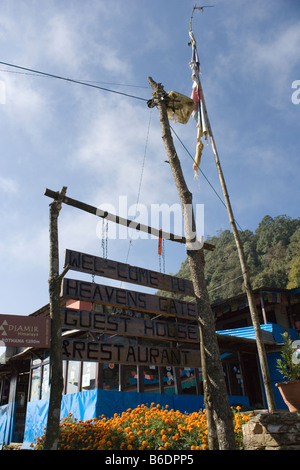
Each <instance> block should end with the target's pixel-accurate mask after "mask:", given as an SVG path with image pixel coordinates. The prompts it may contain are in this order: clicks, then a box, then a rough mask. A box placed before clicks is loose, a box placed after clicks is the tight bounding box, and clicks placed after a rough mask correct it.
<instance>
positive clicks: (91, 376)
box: [81, 362, 97, 391]
mask: <svg viewBox="0 0 300 470" xmlns="http://www.w3.org/2000/svg"><path fill="white" fill-rule="evenodd" d="M96 366H97V363H96V362H84V363H83V365H82V384H81V388H82V391H84V390H93V389H94V388H95V386H96Z"/></svg>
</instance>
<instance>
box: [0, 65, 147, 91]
mask: <svg viewBox="0 0 300 470" xmlns="http://www.w3.org/2000/svg"><path fill="white" fill-rule="evenodd" d="M0 72H5V73H15V74H20V75H31V76H33V77H39V76H40V74H38V73H31V72H19V71H17V70H7V69H0ZM72 80H76V81H78V82H86V83H102V85H114V86H124V87H128V88H145V89H148V87H147V86H145V85H132V84H128V83H114V82H102V81H100V80H86V79H85V80H82V79H79V78H77V79H72Z"/></svg>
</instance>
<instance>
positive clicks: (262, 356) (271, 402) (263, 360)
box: [208, 121, 276, 412]
mask: <svg viewBox="0 0 300 470" xmlns="http://www.w3.org/2000/svg"><path fill="white" fill-rule="evenodd" d="M208 122H209V121H208ZM209 128H210V131H209V132H210V140H211V144H212V149H213V152H214V156H215V161H216V165H217V169H218V174H219V179H220V183H221V187H222V191H223V195H224V199H225V204H226V208H227V212H228V217H229V222H230V225H231V228H232V233H233V236H234V239H235V243H236V247H237V251H238V256H239V260H240V265H241V270H242V274H243V279H244V286H245V290H246V294H247V299H248V305H249V310H250V315H251V320H252V325H253V328H254V332H255V337H256V345H257V352H258V357H259V363H260V367H261V372H262V378H263V383H264V387H265V391H266V397H267V405H268V410H269V412H273V411H275V410H276V404H275V398H274V394H273V390H272V385H271V378H270V371H269V366H268V359H267V353H266V349H265V345H264V342H263V338H262V331H261V328H260V322H259V316H258V312H257V308H256V304H255V298H254V294H253V290H252V286H251V280H250V275H249V270H248V266H247V263H246V258H245V253H244V249H243V245H242V242H241V238H240V235H239V232H238V230H237V227H236V222H235V219H234V216H233V211H232V207H231V203H230V199H229V195H228V191H227V187H226V183H225V178H224V175H223V171H222V167H221V163H220V159H219V155H218V152H217V148H216V144H215V140H214V137H213V133H212V130H211V127H210V123H209Z"/></svg>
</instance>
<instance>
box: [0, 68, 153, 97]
mask: <svg viewBox="0 0 300 470" xmlns="http://www.w3.org/2000/svg"><path fill="white" fill-rule="evenodd" d="M0 64H2V65H6V66H7V67H14V68H16V69H19V70H25V71H26V72H31V73H33V74H38V75H43V76H45V77H51V78H57V79H58V80H64V81H66V82H71V83H77V84H78V85H84V86H88V87H91V88H96V89H98V90H102V91H108V92H110V93H115V94H117V95H123V96H127V97H129V98H134V99H137V100H141V101H148V99H146V98H141V97H140V96H135V95H130V94H128V93H123V92H121V91H116V90H111V89H109V88H104V87H101V86H99V85H93V84H92V83H88V82H83V81H80V80H74V79H72V78H67V77H61V76H60V75H54V74H52V73H47V72H41V71H40V70H34V69H30V68H28V67H21V66H20V65H14V64H8V63H6V62H1V61H0Z"/></svg>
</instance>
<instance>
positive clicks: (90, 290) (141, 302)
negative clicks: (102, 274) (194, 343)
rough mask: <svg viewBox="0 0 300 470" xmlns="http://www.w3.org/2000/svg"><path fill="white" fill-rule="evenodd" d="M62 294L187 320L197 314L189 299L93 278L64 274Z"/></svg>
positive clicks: (193, 304)
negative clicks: (105, 283) (105, 282)
mask: <svg viewBox="0 0 300 470" xmlns="http://www.w3.org/2000/svg"><path fill="white" fill-rule="evenodd" d="M62 295H63V296H64V297H68V298H71V299H74V300H75V299H76V300H87V301H90V302H93V303H98V304H102V305H111V306H114V307H121V308H126V309H129V310H137V311H140V312H150V313H155V314H161V315H167V316H173V317H177V318H185V319H188V320H195V319H196V318H197V306H196V304H195V303H193V302H186V301H184V300H178V299H173V298H168V297H160V296H158V295H151V294H146V293H143V292H135V291H131V290H127V289H120V288H118V287H112V286H105V285H102V284H96V283H94V282H86V281H80V280H75V279H68V278H64V280H63V285H62Z"/></svg>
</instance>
